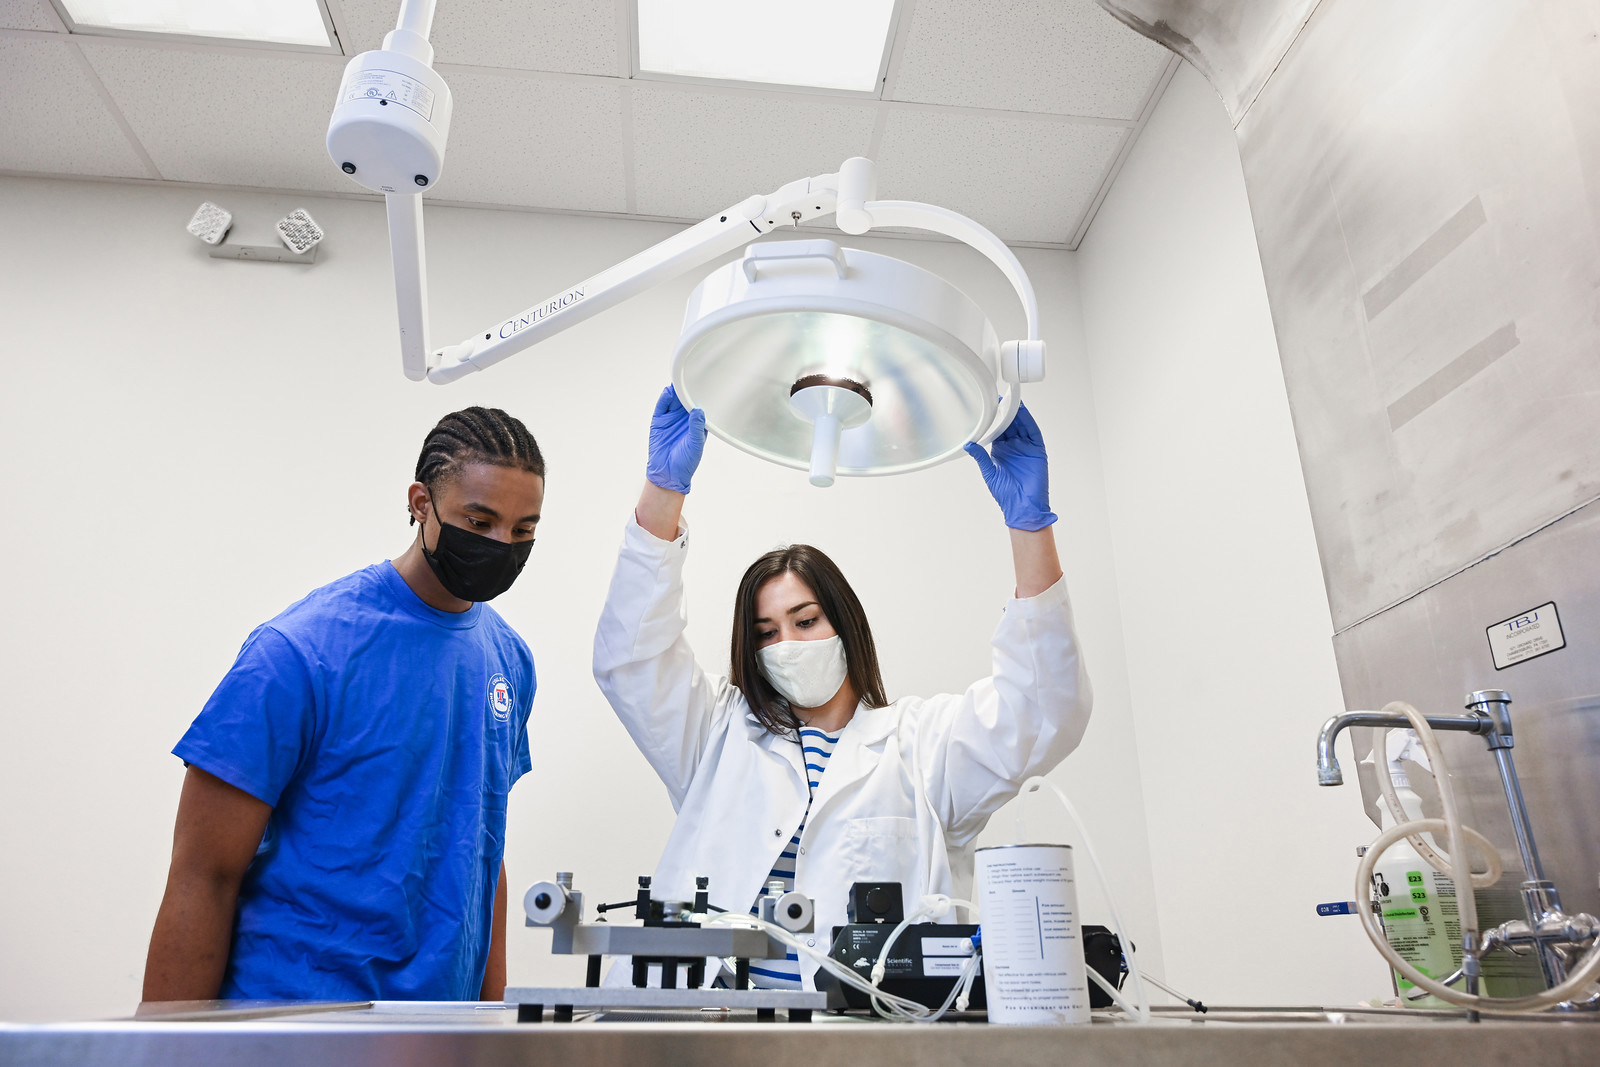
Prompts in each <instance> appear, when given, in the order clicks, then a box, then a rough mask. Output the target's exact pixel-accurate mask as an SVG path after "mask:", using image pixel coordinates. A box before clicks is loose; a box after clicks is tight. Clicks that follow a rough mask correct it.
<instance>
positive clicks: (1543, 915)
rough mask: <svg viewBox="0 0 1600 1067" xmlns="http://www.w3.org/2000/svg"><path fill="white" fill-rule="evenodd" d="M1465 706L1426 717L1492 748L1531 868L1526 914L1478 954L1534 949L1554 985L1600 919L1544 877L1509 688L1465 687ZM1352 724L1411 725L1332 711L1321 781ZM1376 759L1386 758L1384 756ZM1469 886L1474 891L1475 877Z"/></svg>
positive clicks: (1336, 778)
mask: <svg viewBox="0 0 1600 1067" xmlns="http://www.w3.org/2000/svg"><path fill="white" fill-rule="evenodd" d="M1466 708H1467V714H1465V715H1441V716H1433V715H1428V716H1425V718H1426V719H1427V720H1428V725H1429V726H1431V727H1432V728H1433V729H1435V730H1455V731H1458V732H1462V733H1469V734H1478V735H1480V736H1482V737H1483V738H1484V740H1485V743H1486V744H1487V745H1488V747H1489V752H1490V753H1491V754H1492V755H1493V756H1494V760H1495V767H1496V769H1497V770H1499V772H1500V786H1501V788H1502V789H1503V790H1504V791H1505V795H1506V806H1507V807H1508V808H1509V809H1510V810H1511V827H1512V830H1513V831H1514V832H1515V834H1516V837H1517V851H1518V852H1519V853H1520V854H1521V856H1522V869H1523V871H1524V872H1526V874H1527V879H1526V880H1525V881H1524V882H1523V883H1522V907H1523V910H1524V911H1525V912H1526V913H1527V919H1526V920H1522V919H1513V920H1511V921H1510V922H1506V923H1502V924H1501V925H1500V926H1498V927H1496V928H1495V929H1493V930H1490V931H1488V932H1487V933H1486V934H1485V935H1484V938H1483V944H1482V947H1481V948H1480V949H1479V950H1478V953H1477V954H1478V955H1479V956H1481V955H1482V954H1483V953H1486V952H1489V951H1491V950H1492V949H1495V948H1503V949H1505V950H1507V951H1509V952H1513V953H1516V954H1518V955H1522V954H1524V953H1527V952H1530V951H1532V952H1537V953H1538V955H1539V964H1540V967H1541V969H1542V970H1543V972H1544V980H1545V983H1546V988H1549V987H1552V986H1555V985H1558V984H1560V983H1561V982H1562V981H1564V980H1565V979H1566V976H1567V963H1568V958H1569V955H1570V954H1572V953H1575V952H1576V951H1577V950H1578V949H1580V948H1581V947H1583V946H1584V945H1589V944H1592V943H1594V941H1595V939H1596V937H1600V920H1597V919H1595V918H1594V917H1593V916H1591V915H1582V914H1580V915H1573V916H1569V915H1567V914H1566V913H1565V912H1563V911H1562V910H1561V896H1560V894H1559V893H1557V892H1556V887H1555V883H1554V882H1551V881H1549V880H1548V879H1546V878H1545V876H1544V865H1543V864H1542V863H1541V862H1540V860H1539V848H1538V845H1537V844H1535V842H1534V839H1533V823H1532V821H1531V820H1530V819H1529V818H1528V808H1527V805H1526V804H1525V803H1524V802H1523V799H1522V784H1521V783H1520V782H1519V781H1518V780H1517V768H1516V764H1515V763H1514V762H1512V759H1511V749H1512V748H1513V747H1515V745H1516V740H1515V738H1514V737H1513V736H1512V732H1511V694H1510V693H1507V692H1506V691H1505V690H1503V689H1484V690H1480V691H1478V692H1475V693H1468V694H1467V697H1466ZM1351 726H1372V727H1387V728H1390V729H1409V728H1410V727H1411V722H1410V720H1409V719H1407V718H1406V717H1405V716H1404V715H1385V714H1383V713H1382V712H1376V711H1351V712H1346V713H1345V714H1343V715H1335V716H1334V717H1333V718H1331V719H1329V720H1328V721H1327V722H1325V723H1323V725H1322V732H1321V733H1320V734H1318V735H1317V784H1318V785H1343V784H1344V773H1343V772H1342V771H1341V770H1340V769H1339V760H1338V758H1337V757H1336V756H1334V754H1333V743H1334V741H1335V740H1336V739H1337V738H1338V736H1339V734H1340V733H1341V732H1343V731H1344V730H1345V729H1346V728H1348V727H1351ZM1377 758H1380V759H1381V758H1382V755H1381V754H1380V755H1379V756H1378V757H1377ZM1458 859H1459V857H1458ZM1466 891H1467V892H1471V887H1470V883H1469V884H1468V888H1467V890H1466ZM1446 984H1448V983H1446ZM1561 1007H1562V1008H1564V1009H1566V1010H1569V1011H1571V1010H1576V1009H1579V1008H1586V1009H1591V1010H1592V1009H1600V996H1596V997H1591V998H1590V999H1589V1000H1587V1001H1581V1002H1575V1001H1567V1002H1566V1003H1564V1004H1562V1005H1561Z"/></svg>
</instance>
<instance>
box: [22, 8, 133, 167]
mask: <svg viewBox="0 0 1600 1067" xmlns="http://www.w3.org/2000/svg"><path fill="white" fill-rule="evenodd" d="M75 47H76V46H75V45H74V44H73V43H72V42H71V41H68V40H67V39H65V38H62V39H60V40H51V39H50V38H47V37H0V170H25V171H35V172H38V173H44V174H93V175H100V176H104V177H115V178H150V177H154V175H152V174H150V173H149V172H148V171H147V170H146V169H145V166H144V163H143V162H142V161H141V160H140V159H139V156H138V154H137V153H136V152H135V151H134V150H133V147H132V146H131V145H130V144H129V143H128V138H127V136H126V135H125V134H124V133H123V132H122V128H121V127H120V126H118V125H117V121H116V119H115V118H114V117H113V116H112V114H111V110H110V109H109V108H107V107H106V105H105V102H104V101H103V100H101V98H100V94H99V93H98V92H96V91H95V89H94V85H93V82H92V81H91V79H90V77H89V72H88V71H86V70H85V69H84V68H83V63H82V61H81V60H80V59H79V58H78V57H77V56H76V55H74V54H73V49H74V48H75Z"/></svg>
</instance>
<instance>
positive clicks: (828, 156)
mask: <svg viewBox="0 0 1600 1067" xmlns="http://www.w3.org/2000/svg"><path fill="white" fill-rule="evenodd" d="M632 93H633V139H634V181H635V186H636V190H637V192H636V199H637V203H638V207H637V210H638V211H639V212H640V213H641V214H645V215H665V216H668V217H671V218H692V219H701V218H705V217H706V216H708V215H710V214H711V212H713V211H716V210H718V209H719V208H724V207H727V206H728V205H729V204H733V203H737V202H738V201H740V200H743V199H744V198H745V197H747V196H750V195H752V194H755V193H769V192H771V191H772V190H774V189H776V188H778V187H779V186H780V185H785V184H787V183H789V182H792V181H794V180H795V179H796V178H805V177H808V176H810V175H813V174H828V173H830V172H832V171H835V170H838V169H839V164H840V163H842V162H844V161H845V160H846V159H848V158H849V157H851V156H859V155H865V154H866V151H867V146H868V145H869V144H870V142H871V139H872V126H873V121H874V119H875V116H876V111H875V109H876V108H877V107H878V106H879V105H877V104H876V103H873V102H870V101H866V102H862V103H842V102H840V101H839V100H838V98H835V97H827V96H802V95H800V94H793V95H787V96H786V95H782V94H778V93H761V92H748V93H743V92H716V91H697V90H692V89H678V88H667V87H665V86H660V85H650V84H648V83H645V82H637V81H636V82H634V83H632Z"/></svg>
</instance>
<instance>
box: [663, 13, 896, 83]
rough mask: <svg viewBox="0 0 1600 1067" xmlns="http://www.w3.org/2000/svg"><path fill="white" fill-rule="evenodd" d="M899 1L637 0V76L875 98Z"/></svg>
mask: <svg viewBox="0 0 1600 1067" xmlns="http://www.w3.org/2000/svg"><path fill="white" fill-rule="evenodd" d="M894 9H895V0H763V2H762V3H759V4H752V3H750V0H637V5H636V8H635V10H636V11H637V13H638V33H637V35H636V38H635V39H636V40H637V41H638V48H639V55H638V60H639V71H640V72H641V73H645V74H668V75H675V76H678V77H688V78H712V79H718V80H731V81H745V82H762V83H767V84H779V85H800V86H813V87H817V88H824V89H843V90H847V91H855V92H876V91H877V88H878V79H879V76H880V75H881V73H882V69H883V63H884V57H885V54H886V52H887V50H888V38H889V30H890V27H891V25H892V23H893V19H894Z"/></svg>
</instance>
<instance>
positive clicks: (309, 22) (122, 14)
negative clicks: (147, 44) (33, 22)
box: [57, 0, 331, 48]
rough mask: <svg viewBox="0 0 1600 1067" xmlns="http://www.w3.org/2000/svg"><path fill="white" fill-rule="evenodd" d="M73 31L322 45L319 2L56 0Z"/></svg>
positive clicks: (325, 42)
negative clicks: (155, 34)
mask: <svg viewBox="0 0 1600 1067" xmlns="http://www.w3.org/2000/svg"><path fill="white" fill-rule="evenodd" d="M57 2H58V3H60V4H61V6H62V8H63V9H64V10H65V11H66V13H67V15H68V17H70V18H71V20H72V23H73V27H72V28H73V29H74V30H80V31H85V32H89V33H93V32H94V31H95V30H109V31H112V32H114V33H119V34H137V33H159V34H179V35H182V36H185V37H221V38H225V39H227V40H235V41H266V42H269V43H272V44H294V45H308V46H311V47H315V48H327V47H328V46H329V44H330V43H331V42H330V41H329V40H328V31H327V28H326V26H325V25H324V24H323V21H322V4H321V3H320V0H57Z"/></svg>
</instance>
